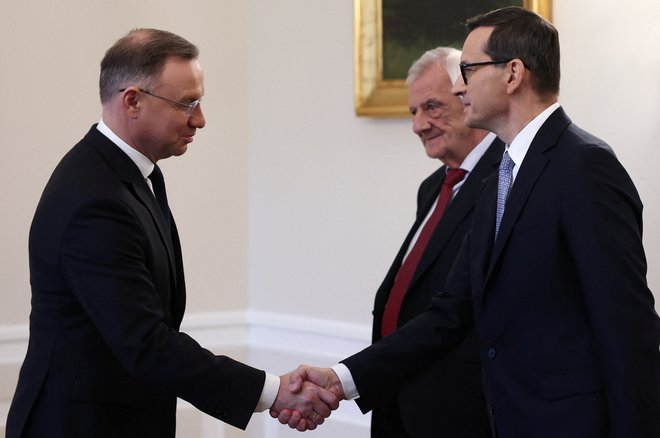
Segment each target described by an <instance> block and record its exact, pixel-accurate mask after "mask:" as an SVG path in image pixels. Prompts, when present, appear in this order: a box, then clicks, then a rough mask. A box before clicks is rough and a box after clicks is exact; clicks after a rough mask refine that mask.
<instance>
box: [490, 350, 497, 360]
mask: <svg viewBox="0 0 660 438" xmlns="http://www.w3.org/2000/svg"><path fill="white" fill-rule="evenodd" d="M495 356H497V350H495V349H494V348H491V349H489V350H488V358H489V359H495Z"/></svg>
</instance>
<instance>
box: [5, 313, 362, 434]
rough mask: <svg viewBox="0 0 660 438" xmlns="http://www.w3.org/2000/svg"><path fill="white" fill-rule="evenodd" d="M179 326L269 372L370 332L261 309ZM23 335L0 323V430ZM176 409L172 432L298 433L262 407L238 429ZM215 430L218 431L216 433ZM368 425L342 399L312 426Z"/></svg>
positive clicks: (348, 346)
mask: <svg viewBox="0 0 660 438" xmlns="http://www.w3.org/2000/svg"><path fill="white" fill-rule="evenodd" d="M181 330H182V331H183V332H185V333H187V334H188V335H190V336H191V337H192V338H193V339H195V340H196V341H197V342H199V343H200V344H201V345H202V346H203V347H205V348H208V349H209V350H212V351H214V352H215V353H217V354H228V355H230V356H232V355H234V354H239V355H240V354H245V356H246V357H247V359H245V358H243V357H239V358H238V359H240V360H246V361H247V362H248V363H250V364H251V365H253V366H256V367H260V368H264V369H266V370H268V371H269V372H272V373H284V372H286V371H290V370H291V369H293V368H294V367H295V366H297V365H298V364H300V363H311V364H318V365H323V366H326V365H330V364H332V363H334V362H336V361H337V360H339V359H341V358H343V357H346V356H348V355H350V354H352V353H355V352H357V351H359V350H361V349H362V348H364V347H365V346H366V345H368V344H369V339H370V333H371V332H370V327H369V326H366V325H358V324H350V323H346V322H342V321H332V320H320V319H316V318H306V317H300V316H295V315H283V314H276V313H271V312H262V311H232V312H210V313H194V314H189V315H186V317H185V318H184V321H183V323H182V326H181ZM28 336H29V330H28V326H27V325H6V326H0V386H1V387H0V431H1V430H2V428H3V427H4V419H6V414H7V410H8V408H9V402H10V400H11V397H12V395H13V392H14V385H15V382H16V379H17V377H18V374H17V373H18V370H19V368H20V365H21V363H22V361H23V358H24V357H25V351H26V350H27V344H28ZM179 411H180V413H179V417H180V418H179V423H180V430H179V431H178V434H177V437H182V438H205V437H207V436H208V437H211V436H213V437H218V436H231V437H233V436H246V437H253V438H257V437H263V436H268V437H273V438H280V437H281V438H284V437H289V436H291V437H293V436H298V435H297V434H298V432H295V431H291V430H289V429H288V428H287V427H283V426H281V425H279V424H277V422H276V421H274V420H272V419H271V418H270V417H269V415H268V413H262V414H257V415H255V416H254V417H253V419H252V421H251V422H250V425H249V426H248V430H247V431H246V432H245V433H244V435H241V432H239V431H237V430H236V429H234V428H232V427H230V426H225V425H223V424H222V423H220V422H218V421H217V420H214V419H212V418H210V417H208V416H206V415H204V414H202V413H200V412H199V411H197V410H196V409H194V408H193V407H192V406H191V405H190V404H188V403H186V402H180V403H179ZM220 430H223V431H224V432H223V433H224V435H220V434H219V431H220ZM368 430H369V417H368V416H364V415H362V414H361V413H360V412H359V410H358V409H357V407H356V405H355V404H354V403H348V402H344V403H343V404H342V408H341V409H339V410H338V411H337V412H334V413H333V415H332V417H331V419H330V420H329V421H328V422H326V424H325V425H324V426H322V427H320V428H319V429H317V430H316V431H315V432H314V436H315V437H317V438H326V437H327V438H329V437H336V436H345V437H349V436H356V437H357V436H365V437H366V436H368ZM237 434H238V435H237Z"/></svg>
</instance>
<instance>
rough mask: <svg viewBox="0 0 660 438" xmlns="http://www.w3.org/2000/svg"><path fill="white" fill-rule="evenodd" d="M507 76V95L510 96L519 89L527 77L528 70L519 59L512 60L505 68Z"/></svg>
mask: <svg viewBox="0 0 660 438" xmlns="http://www.w3.org/2000/svg"><path fill="white" fill-rule="evenodd" d="M506 68H507V70H508V73H509V76H508V78H507V93H509V94H512V93H514V92H515V91H516V90H518V89H519V88H520V86H521V85H522V84H523V82H524V81H525V78H528V77H529V70H528V69H527V68H526V67H525V64H523V62H522V61H521V60H520V59H517V58H515V59H512V60H511V61H509V63H508V64H507V66H506Z"/></svg>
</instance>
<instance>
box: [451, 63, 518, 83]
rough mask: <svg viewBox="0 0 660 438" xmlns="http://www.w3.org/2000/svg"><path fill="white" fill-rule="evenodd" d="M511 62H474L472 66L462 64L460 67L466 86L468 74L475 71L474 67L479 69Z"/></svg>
mask: <svg viewBox="0 0 660 438" xmlns="http://www.w3.org/2000/svg"><path fill="white" fill-rule="evenodd" d="M512 59H513V58H512ZM509 61H511V59H501V60H499V61H483V62H472V63H470V64H460V65H459V67H460V68H461V76H463V82H464V83H465V85H467V83H468V73H471V72H472V71H474V69H473V67H479V66H483V65H496V64H506V63H507V62H509Z"/></svg>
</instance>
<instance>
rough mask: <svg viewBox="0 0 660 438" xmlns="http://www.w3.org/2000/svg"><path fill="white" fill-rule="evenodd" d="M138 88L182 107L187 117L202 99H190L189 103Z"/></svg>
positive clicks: (123, 89) (142, 91)
mask: <svg viewBox="0 0 660 438" xmlns="http://www.w3.org/2000/svg"><path fill="white" fill-rule="evenodd" d="M125 90H126V88H122V89H121V90H119V91H120V92H123V91H125ZM138 90H139V91H140V92H141V93H144V94H147V95H149V96H151V97H156V98H158V99H162V100H164V101H166V102H169V103H171V104H172V105H176V106H178V107H180V108H181V109H183V110H184V111H185V112H186V114H187V115H188V117H190V115H191V114H192V112H193V111H195V108H197V107H198V106H199V104H200V103H202V99H197V100H195V101H192V102H190V103H182V102H177V101H176V100H172V99H168V98H167V97H163V96H159V95H157V94H154V93H152V92H150V91H147V90H143V89H142V88H138Z"/></svg>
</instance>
